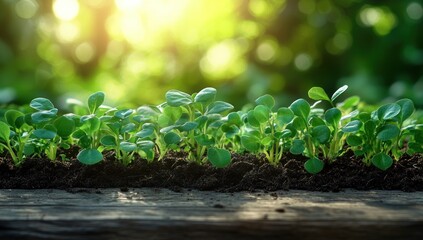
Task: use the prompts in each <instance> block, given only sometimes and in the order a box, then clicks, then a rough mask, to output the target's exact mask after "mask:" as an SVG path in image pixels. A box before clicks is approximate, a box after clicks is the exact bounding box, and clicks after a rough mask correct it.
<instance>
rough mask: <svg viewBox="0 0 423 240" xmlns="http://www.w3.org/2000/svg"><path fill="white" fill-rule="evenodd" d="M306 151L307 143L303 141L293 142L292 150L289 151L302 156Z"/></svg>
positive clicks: (296, 140) (295, 140)
mask: <svg viewBox="0 0 423 240" xmlns="http://www.w3.org/2000/svg"><path fill="white" fill-rule="evenodd" d="M304 150H305V142H304V140H301V139H294V140H293V141H292V145H291V148H290V149H289V151H290V152H291V153H292V154H295V155H298V154H302V153H303V152H304Z"/></svg>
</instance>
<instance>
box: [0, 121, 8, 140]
mask: <svg viewBox="0 0 423 240" xmlns="http://www.w3.org/2000/svg"><path fill="white" fill-rule="evenodd" d="M9 138H10V128H9V125H7V124H6V123H4V122H0V139H2V140H3V141H4V142H6V143H8V142H9V141H10V139H9Z"/></svg>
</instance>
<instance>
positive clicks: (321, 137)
mask: <svg viewBox="0 0 423 240" xmlns="http://www.w3.org/2000/svg"><path fill="white" fill-rule="evenodd" d="M311 136H312V137H313V139H316V140H317V141H318V142H319V143H322V144H323V143H327V142H328V141H329V139H330V130H329V128H328V127H327V126H326V125H320V126H317V127H314V128H313V129H312V131H311Z"/></svg>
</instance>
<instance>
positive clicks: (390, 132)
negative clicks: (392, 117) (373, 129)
mask: <svg viewBox="0 0 423 240" xmlns="http://www.w3.org/2000/svg"><path fill="white" fill-rule="evenodd" d="M399 134H400V129H399V128H398V127H397V126H396V125H393V124H387V125H384V126H383V127H382V128H381V129H380V130H379V132H378V133H377V139H379V140H381V141H388V140H391V139H394V138H396V137H398V135H399Z"/></svg>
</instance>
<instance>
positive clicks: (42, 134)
mask: <svg viewBox="0 0 423 240" xmlns="http://www.w3.org/2000/svg"><path fill="white" fill-rule="evenodd" d="M33 134H34V135H35V136H36V137H37V138H40V139H53V138H55V137H56V133H55V132H53V131H51V130H47V129H36V130H34V132H33Z"/></svg>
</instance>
